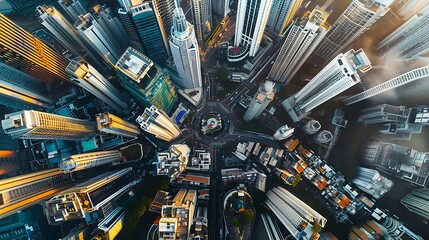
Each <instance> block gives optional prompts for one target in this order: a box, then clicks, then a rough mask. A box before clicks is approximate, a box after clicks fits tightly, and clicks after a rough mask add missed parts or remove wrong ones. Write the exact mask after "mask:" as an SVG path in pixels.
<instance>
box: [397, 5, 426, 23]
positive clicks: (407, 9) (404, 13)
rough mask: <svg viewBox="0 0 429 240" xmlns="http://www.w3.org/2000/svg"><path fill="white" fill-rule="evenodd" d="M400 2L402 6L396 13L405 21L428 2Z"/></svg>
mask: <svg viewBox="0 0 429 240" xmlns="http://www.w3.org/2000/svg"><path fill="white" fill-rule="evenodd" d="M398 2H399V1H398ZM402 2H403V5H402V6H401V7H400V8H399V9H398V13H399V15H401V17H402V18H403V19H405V20H407V19H409V18H410V17H412V16H413V15H414V14H416V13H417V12H419V11H420V10H421V9H423V8H424V7H425V6H427V5H429V0H402Z"/></svg>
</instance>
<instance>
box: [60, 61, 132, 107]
mask: <svg viewBox="0 0 429 240" xmlns="http://www.w3.org/2000/svg"><path fill="white" fill-rule="evenodd" d="M65 70H66V72H67V73H68V74H70V75H72V76H73V78H71V81H72V82H73V83H75V84H77V85H79V86H80V87H82V88H84V89H85V90H87V91H88V92H90V93H92V94H93V95H94V96H96V97H97V98H99V99H100V100H101V101H103V102H105V103H106V104H107V105H109V106H111V107H112V108H113V109H115V110H116V111H118V112H123V111H126V110H127V109H128V108H129V106H128V104H127V102H128V101H127V100H125V99H124V98H123V97H122V96H121V93H120V92H119V91H118V90H117V89H116V88H115V87H114V86H113V85H112V84H111V83H110V82H109V80H107V79H106V78H105V77H104V76H103V75H102V74H100V73H99V72H98V71H97V70H96V69H95V68H94V67H92V66H91V65H89V64H88V63H85V62H83V61H80V62H77V61H75V60H72V61H71V62H70V63H69V65H68V66H67V68H66V69H65Z"/></svg>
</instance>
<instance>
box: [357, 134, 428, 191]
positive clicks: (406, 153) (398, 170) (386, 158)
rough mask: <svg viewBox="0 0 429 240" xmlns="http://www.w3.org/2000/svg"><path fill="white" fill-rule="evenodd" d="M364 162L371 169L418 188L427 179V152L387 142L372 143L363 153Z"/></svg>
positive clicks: (423, 184)
mask: <svg viewBox="0 0 429 240" xmlns="http://www.w3.org/2000/svg"><path fill="white" fill-rule="evenodd" d="M363 160H364V162H365V163H366V164H367V165H369V166H370V167H372V168H375V169H377V170H381V171H383V172H386V173H388V174H390V175H392V176H395V177H397V178H401V179H403V180H405V181H408V182H411V183H413V184H416V185H419V186H423V187H424V186H426V184H427V180H428V177H429V152H418V151H417V150H415V149H413V148H409V147H404V146H401V145H397V144H393V143H387V142H372V143H370V144H369V145H368V146H367V148H366V149H365V151H364V153H363Z"/></svg>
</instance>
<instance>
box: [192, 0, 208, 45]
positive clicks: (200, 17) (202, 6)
mask: <svg viewBox="0 0 429 240" xmlns="http://www.w3.org/2000/svg"><path fill="white" fill-rule="evenodd" d="M191 11H192V21H193V23H194V24H193V25H194V29H195V35H196V36H197V40H198V41H200V42H202V41H204V39H206V38H207V37H208V36H209V35H210V32H211V28H212V3H211V0H192V1H191Z"/></svg>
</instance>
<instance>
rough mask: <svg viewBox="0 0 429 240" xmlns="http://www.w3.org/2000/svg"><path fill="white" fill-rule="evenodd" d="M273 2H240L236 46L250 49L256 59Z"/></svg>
mask: <svg viewBox="0 0 429 240" xmlns="http://www.w3.org/2000/svg"><path fill="white" fill-rule="evenodd" d="M272 2H273V0H239V1H238V7H237V21H236V26H235V39H234V45H235V46H236V47H238V46H240V45H241V46H245V47H248V48H249V56H250V57H254V56H255V55H256V52H257V51H258V48H259V44H260V43H261V40H262V36H263V35H264V30H265V26H266V24H267V20H268V15H269V13H270V10H271V5H272Z"/></svg>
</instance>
